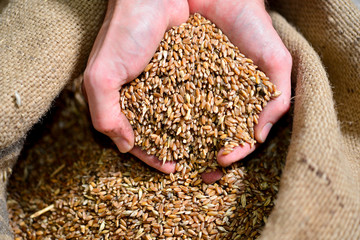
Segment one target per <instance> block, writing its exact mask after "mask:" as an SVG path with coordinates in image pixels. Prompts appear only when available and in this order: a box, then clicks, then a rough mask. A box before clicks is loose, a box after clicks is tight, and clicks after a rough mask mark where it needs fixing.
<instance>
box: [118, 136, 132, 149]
mask: <svg viewBox="0 0 360 240" xmlns="http://www.w3.org/2000/svg"><path fill="white" fill-rule="evenodd" d="M116 146H117V147H118V149H119V151H120V152H121V153H127V152H129V151H130V150H131V149H132V148H133V146H132V145H131V144H130V143H129V142H128V141H127V140H126V139H124V138H118V139H117V140H116Z"/></svg>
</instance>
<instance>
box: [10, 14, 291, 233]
mask: <svg viewBox="0 0 360 240" xmlns="http://www.w3.org/2000/svg"><path fill="white" fill-rule="evenodd" d="M79 83H81V79H78V80H77V81H75V82H74V83H73V86H69V87H68V88H67V89H66V90H65V91H64V92H63V93H62V95H61V96H60V98H59V99H58V101H57V103H56V106H57V108H56V109H54V110H53V111H51V114H52V115H50V117H48V119H47V120H44V121H43V122H42V123H41V125H40V126H38V127H36V128H34V130H33V133H32V134H30V136H29V137H28V141H29V142H28V144H26V146H25V150H24V151H23V154H22V155H21V157H20V159H19V161H18V163H17V166H16V167H15V168H14V173H13V174H12V176H11V179H10V181H9V187H8V191H9V192H8V200H7V206H8V209H9V213H10V215H9V218H10V224H11V226H12V229H13V231H14V235H15V239H16V240H20V239H32V240H33V239H34V240H35V239H80V240H82V239H84V240H85V239H99V240H100V239H146V240H150V239H224V240H225V239H234V240H239V239H256V238H257V237H259V235H260V231H261V230H262V228H263V226H264V225H265V223H266V222H267V219H268V216H269V214H270V212H271V210H272V209H273V207H274V200H275V198H276V194H277V192H278V188H279V181H280V175H281V171H282V168H283V165H284V161H285V157H286V152H287V148H288V145H289V141H290V129H291V120H290V114H287V115H286V118H285V119H282V120H280V123H279V124H278V125H275V126H274V128H275V130H276V132H277V135H276V137H274V136H272V135H271V134H270V136H269V138H270V140H271V141H269V142H266V143H264V144H263V145H262V146H261V147H260V148H259V149H258V151H257V152H255V153H253V154H252V156H251V158H249V159H245V160H244V161H241V162H237V163H234V164H233V165H232V166H231V167H228V168H222V169H221V171H222V172H223V174H224V175H223V177H222V178H221V179H220V180H219V181H218V182H216V183H213V184H205V183H204V182H203V181H202V178H201V173H202V172H204V171H206V168H208V167H210V168H217V167H218V166H217V164H216V161H215V160H214V159H215V157H216V154H217V152H218V150H219V149H220V147H224V148H225V151H224V152H225V154H226V153H228V152H230V151H232V149H233V148H234V147H236V146H238V145H241V144H243V143H249V144H254V143H255V140H254V124H256V123H257V120H258V114H259V113H260V111H261V110H262V109H263V108H264V107H265V106H266V103H267V102H268V101H269V100H270V99H271V98H272V97H276V96H277V95H279V94H280V93H279V92H278V91H277V90H276V87H275V86H274V85H273V84H271V83H270V82H269V80H268V78H267V77H266V76H265V75H264V73H262V72H261V71H259V70H257V67H256V66H255V65H254V64H253V63H252V61H251V60H249V59H247V58H245V57H244V55H242V54H240V52H239V51H238V49H237V48H236V47H234V46H233V45H232V44H231V43H230V42H229V41H228V39H227V38H226V36H225V35H223V34H222V33H221V31H220V30H219V29H217V28H216V27H215V26H214V25H213V24H211V23H210V22H209V21H207V20H205V19H204V18H202V17H201V16H200V15H198V14H196V15H194V16H192V17H191V18H190V20H189V21H188V22H187V23H186V24H184V25H181V26H180V27H178V28H173V29H171V30H170V31H169V32H167V33H166V34H165V37H164V40H163V41H162V42H161V44H160V47H159V49H158V51H157V52H156V54H155V56H154V58H153V59H152V60H151V62H150V63H149V65H148V66H147V67H146V68H145V71H144V73H143V74H142V75H140V76H139V78H137V79H136V80H135V81H133V82H131V83H130V84H129V85H127V86H126V87H124V88H123V89H122V90H121V93H120V94H121V104H122V105H121V107H122V109H123V111H124V113H125V114H126V116H127V117H128V118H129V119H130V122H131V124H132V125H133V127H134V131H135V135H136V144H137V145H139V146H142V147H143V149H145V150H146V151H147V152H148V153H150V154H154V155H156V156H158V157H159V159H160V160H162V161H172V160H177V161H176V162H177V163H176V171H175V172H174V173H171V174H169V175H167V174H162V173H159V172H158V171H156V170H154V169H152V168H150V167H148V166H147V165H146V164H144V163H142V162H141V161H140V160H138V159H136V158H135V157H134V156H131V155H130V154H121V153H119V151H118V150H117V148H116V146H115V145H114V144H113V143H112V142H111V140H110V139H108V138H105V137H104V136H103V135H101V134H99V133H98V132H96V131H95V130H94V129H92V131H89V129H90V128H91V127H90V126H91V120H90V119H89V116H88V115H87V111H88V110H87V109H86V107H84V105H85V101H84V99H83V97H82V96H81V95H80V94H79V92H80V90H79V89H80V84H79ZM44 129H46V131H44ZM69 139H71V141H69ZM209 160H211V161H209ZM213 160H214V161H213Z"/></svg>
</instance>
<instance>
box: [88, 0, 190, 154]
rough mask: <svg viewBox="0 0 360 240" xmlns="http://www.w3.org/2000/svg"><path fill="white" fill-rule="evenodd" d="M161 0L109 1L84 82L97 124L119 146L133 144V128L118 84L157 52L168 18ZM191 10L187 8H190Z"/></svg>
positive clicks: (125, 150) (125, 148) (92, 115)
mask: <svg viewBox="0 0 360 240" xmlns="http://www.w3.org/2000/svg"><path fill="white" fill-rule="evenodd" d="M161 2H162V1H149V0H148V1H121V2H116V4H115V1H109V8H108V9H109V10H108V13H107V15H106V18H105V21H104V24H103V26H102V28H101V29H100V31H99V34H98V37H97V39H96V41H95V44H94V47H93V50H92V52H91V54H90V58H89V61H88V66H87V68H86V71H85V74H84V86H85V90H86V93H87V96H88V102H89V108H90V114H91V118H92V121H93V125H94V127H95V128H96V129H97V130H98V131H100V132H102V133H104V134H106V135H108V136H109V137H110V138H111V139H112V140H113V141H114V142H115V143H116V145H117V147H118V148H119V150H120V151H121V152H127V151H129V150H130V149H131V148H132V147H133V145H134V135H133V132H132V128H131V125H130V123H129V122H128V120H127V119H126V117H125V116H124V115H123V114H122V112H121V109H120V104H119V90H120V88H121V86H122V85H123V84H125V83H126V82H129V81H131V80H132V79H134V78H135V77H136V76H137V75H138V74H139V73H141V71H142V70H143V69H144V68H145V66H146V65H147V63H148V62H149V60H150V59H151V57H152V56H153V54H154V52H155V50H156V48H157V46H158V44H159V42H160V40H161V39H162V36H163V33H164V32H165V30H166V29H167V28H168V24H174V23H176V22H177V21H179V20H180V17H176V18H174V19H173V18H169V17H167V16H170V15H169V14H166V6H165V5H162V4H160V3H161ZM186 13H187V14H188V12H186Z"/></svg>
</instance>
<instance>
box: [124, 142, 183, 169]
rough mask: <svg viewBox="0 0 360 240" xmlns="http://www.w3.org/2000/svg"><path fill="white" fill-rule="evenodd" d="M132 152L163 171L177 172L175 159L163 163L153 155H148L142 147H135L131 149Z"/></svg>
mask: <svg viewBox="0 0 360 240" xmlns="http://www.w3.org/2000/svg"><path fill="white" fill-rule="evenodd" d="M130 153H131V154H133V155H134V156H136V157H137V158H139V159H140V160H142V161H143V162H144V163H146V164H147V165H149V166H151V167H153V168H155V169H157V170H159V171H161V172H163V173H173V172H175V165H176V163H175V162H174V161H171V162H165V163H164V164H163V162H162V161H159V159H158V158H157V157H155V156H153V155H148V154H147V153H146V152H144V151H142V150H141V148H140V147H134V148H133V149H131V151H130Z"/></svg>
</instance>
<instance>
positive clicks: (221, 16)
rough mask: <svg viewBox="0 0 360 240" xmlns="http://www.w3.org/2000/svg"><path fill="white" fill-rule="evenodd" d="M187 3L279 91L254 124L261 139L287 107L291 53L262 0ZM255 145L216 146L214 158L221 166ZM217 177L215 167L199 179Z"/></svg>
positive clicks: (289, 91) (231, 161)
mask: <svg viewBox="0 0 360 240" xmlns="http://www.w3.org/2000/svg"><path fill="white" fill-rule="evenodd" d="M188 3H189V8H190V12H191V13H195V12H198V13H200V14H201V15H203V16H204V17H205V18H208V19H209V20H211V21H212V22H213V23H215V24H216V25H217V27H219V28H220V29H221V30H222V31H223V32H224V33H225V34H226V35H227V36H228V37H229V39H230V41H231V42H232V43H233V44H235V45H236V46H237V47H238V48H239V50H240V52H242V53H244V54H245V55H246V56H247V57H249V58H251V59H252V60H253V61H254V63H255V64H256V65H258V66H259V68H260V70H262V71H263V72H265V74H266V75H267V76H268V77H269V78H270V81H271V82H273V83H274V84H275V85H276V86H277V89H278V90H280V91H281V92H282V94H281V95H280V96H279V97H277V98H275V99H273V100H271V101H270V102H269V103H268V104H267V106H266V107H265V108H264V109H263V111H262V112H261V113H260V116H259V121H258V124H257V125H256V126H255V128H254V130H255V138H256V140H257V142H259V143H263V142H264V141H265V139H266V137H267V135H268V133H269V131H270V129H271V127H272V126H273V124H274V123H276V122H277V121H278V120H279V119H280V118H281V116H282V115H284V113H286V112H287V111H288V109H289V107H290V96H291V86H290V85H291V80H290V78H291V67H292V59H291V55H290V53H289V51H288V50H287V49H286V47H285V46H284V44H283V42H282V41H281V39H280V37H279V36H278V34H277V32H276V31H275V29H274V28H273V26H272V21H271V18H270V16H269V14H268V13H267V11H266V9H265V4H264V0H239V1H234V0H214V1H208V0H188ZM255 148H256V146H255V147H252V148H251V147H250V145H249V144H245V145H244V146H242V147H237V148H235V149H234V151H233V152H231V153H230V154H228V155H223V154H222V151H223V150H220V151H219V154H218V156H217V161H218V163H219V164H220V165H221V166H224V167H225V166H229V165H230V164H232V163H234V162H236V161H238V160H240V159H243V158H244V157H246V156H247V155H248V154H250V153H251V152H253V151H254V150H255ZM220 177H221V174H220V173H219V171H216V172H213V173H208V174H205V175H203V180H204V181H206V182H214V181H216V180H218V179H219V178H220Z"/></svg>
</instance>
